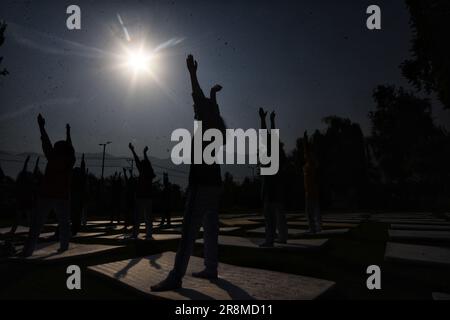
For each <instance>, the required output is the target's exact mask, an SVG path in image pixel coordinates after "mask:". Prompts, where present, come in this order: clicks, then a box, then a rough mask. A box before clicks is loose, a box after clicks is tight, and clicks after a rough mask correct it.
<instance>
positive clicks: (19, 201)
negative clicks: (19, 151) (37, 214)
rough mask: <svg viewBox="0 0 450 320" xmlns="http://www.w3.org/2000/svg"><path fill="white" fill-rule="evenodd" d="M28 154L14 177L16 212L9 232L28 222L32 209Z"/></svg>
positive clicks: (13, 232) (31, 184) (11, 232)
mask: <svg viewBox="0 0 450 320" xmlns="http://www.w3.org/2000/svg"><path fill="white" fill-rule="evenodd" d="M29 162H30V156H28V157H27V158H26V159H25V162H24V164H23V167H22V170H21V171H20V172H19V174H18V175H17V178H16V184H15V195H16V196H15V198H16V214H15V218H14V222H13V225H12V226H11V230H10V231H9V234H11V235H13V234H15V233H16V231H17V228H18V227H19V225H20V224H22V223H23V222H25V221H26V224H29V222H30V219H31V212H32V210H33V174H32V173H31V172H30V171H29V170H28V163H29Z"/></svg>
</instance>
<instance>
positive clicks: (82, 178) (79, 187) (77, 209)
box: [70, 153, 86, 236]
mask: <svg viewBox="0 0 450 320" xmlns="http://www.w3.org/2000/svg"><path fill="white" fill-rule="evenodd" d="M85 195H86V162H85V161H84V153H83V155H82V156H81V164H80V166H79V167H76V168H74V169H73V171H72V188H71V193H70V217H71V220H72V236H76V235H77V233H78V232H79V231H80V229H81V222H82V221H81V220H82V215H83V208H84V202H85Z"/></svg>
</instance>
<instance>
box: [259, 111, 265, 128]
mask: <svg viewBox="0 0 450 320" xmlns="http://www.w3.org/2000/svg"><path fill="white" fill-rule="evenodd" d="M266 116H267V111H264V109H263V108H259V119H260V121H261V129H263V130H264V129H267V123H266Z"/></svg>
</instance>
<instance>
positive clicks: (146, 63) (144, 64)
mask: <svg viewBox="0 0 450 320" xmlns="http://www.w3.org/2000/svg"><path fill="white" fill-rule="evenodd" d="M126 59H127V65H128V67H129V68H131V69H132V70H133V71H134V72H135V73H140V72H143V71H148V70H149V68H150V60H151V57H150V55H148V54H146V53H145V52H143V51H142V50H140V51H134V52H133V51H130V52H128V54H127V58H126Z"/></svg>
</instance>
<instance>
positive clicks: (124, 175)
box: [122, 168, 128, 183]
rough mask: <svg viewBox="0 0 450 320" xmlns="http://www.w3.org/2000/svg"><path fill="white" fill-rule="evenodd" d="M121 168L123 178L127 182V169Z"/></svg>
mask: <svg viewBox="0 0 450 320" xmlns="http://www.w3.org/2000/svg"><path fill="white" fill-rule="evenodd" d="M122 170H123V178H124V179H125V182H126V183H128V176H127V169H125V168H122Z"/></svg>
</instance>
